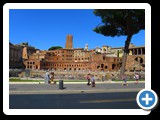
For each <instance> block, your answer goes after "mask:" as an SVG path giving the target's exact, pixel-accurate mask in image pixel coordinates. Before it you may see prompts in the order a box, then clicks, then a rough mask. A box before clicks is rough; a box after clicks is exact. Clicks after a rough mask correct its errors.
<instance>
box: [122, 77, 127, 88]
mask: <svg viewBox="0 0 160 120" xmlns="http://www.w3.org/2000/svg"><path fill="white" fill-rule="evenodd" d="M122 80H123V83H122V86H128V84H127V77H126V75H125V74H123V75H122Z"/></svg>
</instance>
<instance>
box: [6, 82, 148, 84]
mask: <svg viewBox="0 0 160 120" xmlns="http://www.w3.org/2000/svg"><path fill="white" fill-rule="evenodd" d="M63 83H64V84H86V83H87V82H63ZM109 83H123V81H120V82H114V81H104V82H102V81H100V82H96V84H109ZM127 83H135V81H127ZM139 83H145V81H139ZM9 84H44V82H9ZM56 84H59V82H56Z"/></svg>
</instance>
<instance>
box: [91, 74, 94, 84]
mask: <svg viewBox="0 0 160 120" xmlns="http://www.w3.org/2000/svg"><path fill="white" fill-rule="evenodd" d="M91 85H92V87H95V78H94V75H92V77H91Z"/></svg>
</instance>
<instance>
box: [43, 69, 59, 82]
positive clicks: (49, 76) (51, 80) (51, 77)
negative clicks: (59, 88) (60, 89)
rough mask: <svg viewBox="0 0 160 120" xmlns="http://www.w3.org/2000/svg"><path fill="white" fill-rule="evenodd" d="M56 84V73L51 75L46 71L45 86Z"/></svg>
mask: <svg viewBox="0 0 160 120" xmlns="http://www.w3.org/2000/svg"><path fill="white" fill-rule="evenodd" d="M51 83H53V84H56V82H55V81H54V72H51V73H49V71H46V74H45V84H51Z"/></svg>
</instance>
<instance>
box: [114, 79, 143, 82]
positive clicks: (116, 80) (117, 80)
mask: <svg viewBox="0 0 160 120" xmlns="http://www.w3.org/2000/svg"><path fill="white" fill-rule="evenodd" d="M112 81H114V82H121V81H123V80H119V79H115V80H112ZM127 81H136V80H135V79H127ZM139 81H145V79H139Z"/></svg>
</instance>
